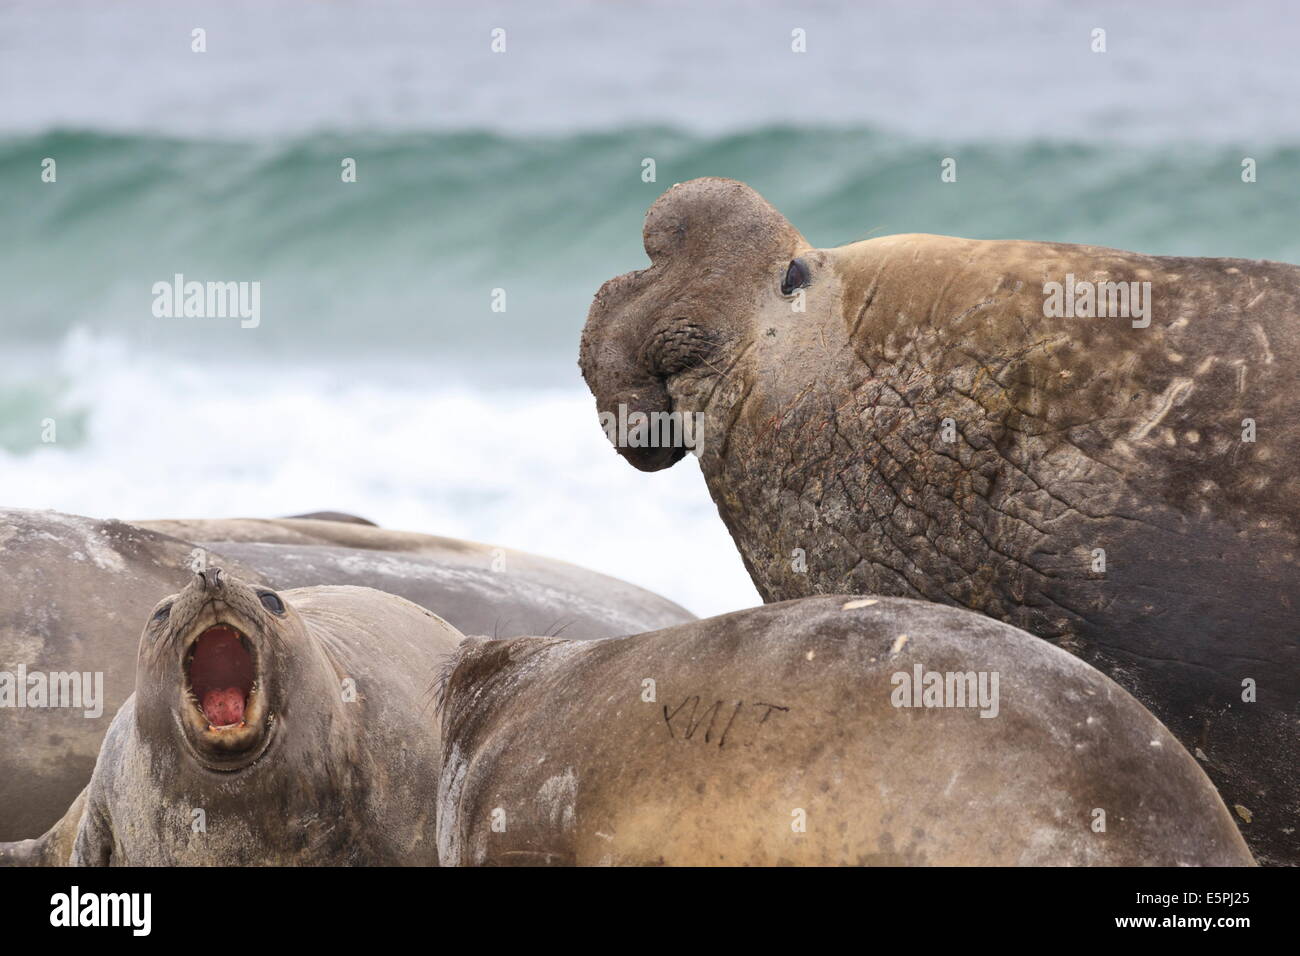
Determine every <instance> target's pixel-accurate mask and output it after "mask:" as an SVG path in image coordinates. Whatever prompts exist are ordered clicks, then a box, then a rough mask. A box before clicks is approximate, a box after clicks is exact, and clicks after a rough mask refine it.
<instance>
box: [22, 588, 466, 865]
mask: <svg viewBox="0 0 1300 956" xmlns="http://www.w3.org/2000/svg"><path fill="white" fill-rule="evenodd" d="M462 639H463V636H462V635H461V634H460V633H459V632H458V631H456V630H455V629H454V628H452V627H451V626H450V625H449V624H447V623H446V622H445V621H443V620H442V619H441V618H439V617H437V616H436V615H434V614H433V613H431V612H430V611H427V610H425V609H424V608H421V607H419V606H417V605H415V604H412V603H411V602H409V601H406V600H405V599H403V598H399V597H395V596H393V595H389V594H384V593H382V592H379V591H374V590H372V589H369V588H357V587H319V588H305V589H301V590H291V591H285V592H278V593H277V592H274V591H271V590H269V589H267V588H264V587H261V586H249V585H247V584H245V583H244V582H242V581H239V580H238V579H235V578H233V577H231V576H230V575H229V574H227V573H221V572H220V571H218V570H217V569H215V568H214V567H209V568H208V569H207V570H206V571H204V572H203V573H202V574H201V575H198V576H196V579H195V581H194V583H192V584H191V585H189V586H188V587H187V588H186V589H185V590H184V591H182V592H181V593H180V594H178V595H176V596H174V597H173V598H169V599H166V600H165V601H163V602H161V603H160V605H159V606H158V609H157V610H156V611H155V613H154V614H153V615H151V617H150V619H149V623H148V624H147V625H146V627H145V630H144V633H143V634H142V636H141V638H140V645H139V655H138V662H137V679H136V692H135V693H134V694H133V695H132V696H131V697H130V698H129V699H128V700H127V701H126V703H125V704H124V705H123V706H122V708H121V709H120V710H119V711H118V713H117V716H116V717H115V718H114V720H113V723H112V726H111V727H110V728H109V731H108V734H107V736H106V738H105V740H104V743H103V746H102V748H101V751H100V754H99V759H98V762H97V763H96V765H95V771H94V774H93V776H92V777H91V780H90V784H89V786H88V788H87V790H86V791H85V793H84V794H83V796H82V798H80V799H79V800H78V801H77V802H76V803H74V805H73V807H72V808H71V810H70V811H69V813H68V815H67V816H66V817H65V819H64V820H63V821H61V822H60V823H59V824H58V825H56V826H55V827H54V828H52V830H51V831H50V832H49V833H48V834H47V836H46V837H45V838H44V842H45V843H47V844H49V846H48V847H45V846H41V842H42V841H36V844H35V845H33V844H32V842H31V841H27V844H26V845H20V846H18V847H7V848H5V849H0V853H4V852H9V853H10V854H12V855H13V856H15V857H16V858H18V861H22V860H21V857H22V855H23V854H24V853H26V854H27V855H28V856H29V857H32V858H33V859H31V860H30V861H31V862H46V863H59V862H71V863H72V864H73V865H82V866H103V865H219V866H246V865H299V866H305V865H326V864H328V865H384V864H387V865H393V864H399V865H402V864H412V865H418V864H423V865H429V864H436V863H437V852H436V846H435V840H434V834H435V806H434V803H433V801H432V799H430V798H429V796H428V794H429V791H430V783H431V781H432V780H433V778H434V775H435V774H436V772H437V767H438V760H439V754H440V746H439V740H438V735H437V725H436V721H435V720H434V719H433V707H432V688H433V682H434V675H435V674H436V672H437V670H438V668H439V666H440V664H441V663H442V662H443V661H444V660H446V659H447V658H448V657H449V656H450V654H451V653H452V652H453V651H454V649H455V648H456V646H457V645H458V644H459V642H460V641H461V640H462ZM69 832H75V838H74V840H73V841H72V845H71V852H70V858H69V859H67V860H63V859H59V858H58V854H59V853H60V852H62V851H63V849H64V848H65V847H66V846H67V844H68V840H67V835H68V833H69Z"/></svg>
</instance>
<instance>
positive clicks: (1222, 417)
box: [580, 179, 1300, 863]
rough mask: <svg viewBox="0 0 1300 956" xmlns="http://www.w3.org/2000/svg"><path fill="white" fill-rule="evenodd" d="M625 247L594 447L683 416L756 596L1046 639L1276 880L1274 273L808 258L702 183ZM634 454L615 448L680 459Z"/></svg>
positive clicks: (1285, 376)
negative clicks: (910, 609)
mask: <svg viewBox="0 0 1300 956" xmlns="http://www.w3.org/2000/svg"><path fill="white" fill-rule="evenodd" d="M644 238H645V249H646V252H647V254H648V255H649V257H650V260H651V264H650V267H649V268H648V269H643V270H641V271H639V272H634V273H630V274H628V275H624V276H621V277H619V278H616V279H613V280H611V281H610V282H607V283H606V284H605V285H604V287H603V288H601V290H600V291H599V292H598V293H597V295H596V298H595V301H594V303H593V305H592V307H591V311H590V315H589V317H588V320H587V324H586V328H585V330H584V332H583V337H582V349H581V360H580V364H581V367H582V372H583V375H584V376H585V378H586V381H587V383H588V385H589V386H590V388H591V390H592V392H593V394H594V395H595V397H596V405H597V409H598V410H599V411H600V412H601V413H602V421H603V422H604V423H606V424H608V422H609V421H610V420H611V419H612V418H613V417H614V416H623V417H627V418H630V417H632V416H635V415H637V413H640V414H642V415H645V416H653V415H655V414H656V413H658V414H659V415H660V416H662V414H663V413H665V412H670V413H675V414H676V415H677V416H679V417H686V418H689V419H696V420H697V427H696V428H695V431H696V432H697V433H698V435H697V436H696V437H697V441H696V444H697V448H696V450H697V451H698V454H699V463H700V468H701V470H702V471H703V473H704V477H705V480H706V482H707V483H708V487H709V491H710V494H711V495H712V497H713V500H714V502H715V503H716V504H717V506H718V511H719V514H720V515H721V517H722V519H723V521H724V522H725V523H726V525H727V527H728V529H729V530H730V532H731V535H732V537H733V538H734V540H735V542H736V544H737V547H738V548H739V550H740V553H741V556H742V558H743V559H744V561H745V564H746V567H747V568H748V569H749V572H750V575H751V576H752V578H753V580H754V583H755V585H756V586H757V588H758V590H759V593H760V594H761V595H762V596H763V599H764V600H765V601H780V600H786V599H791V598H795V597H801V596H805V595H811V594H817V593H835V592H845V591H848V592H864V593H874V594H882V595H894V596H901V597H913V598H920V599H926V600H931V601H939V602H943V603H946V604H951V605H955V606H959V607H965V608H969V609H972V610H976V611H980V612H982V613H985V614H988V615H991V616H993V617H995V618H997V619H999V620H1002V621H1005V622H1008V623H1010V624H1013V625H1015V626H1017V627H1020V628H1023V629H1024V630H1027V631H1030V632H1031V633H1033V634H1036V635H1037V636H1039V637H1042V638H1046V639H1047V640H1050V641H1053V642H1055V643H1056V644H1058V645H1059V646H1061V647H1063V648H1066V649H1068V650H1070V651H1072V652H1073V653H1075V654H1077V655H1079V656H1080V657H1082V658H1083V659H1084V660H1086V661H1088V662H1090V663H1092V664H1094V665H1096V666H1097V667H1098V668H1100V669H1101V670H1102V671H1104V672H1105V673H1107V674H1108V675H1110V676H1111V677H1113V678H1114V679H1115V680H1116V681H1118V682H1119V683H1120V684H1121V685H1123V686H1124V687H1125V688H1127V689H1128V690H1129V691H1131V692H1132V693H1133V694H1134V695H1135V696H1137V698H1138V699H1139V700H1141V701H1142V702H1143V703H1144V704H1146V705H1147V706H1148V707H1150V708H1151V709H1152V710H1153V711H1154V712H1155V714H1156V715H1157V716H1158V717H1160V718H1161V720H1163V721H1164V722H1165V723H1166V724H1167V725H1168V726H1169V727H1170V728H1171V729H1172V730H1173V732H1174V733H1175V735H1176V736H1177V737H1178V738H1179V739H1180V740H1181V741H1182V742H1183V744H1184V745H1185V746H1186V747H1187V748H1188V749H1189V750H1192V751H1194V752H1195V754H1196V755H1197V757H1198V759H1200V760H1202V762H1203V764H1204V766H1205V768H1206V770H1207V772H1208V773H1209V775H1210V777H1211V779H1213V780H1214V782H1215V783H1216V785H1217V786H1218V787H1219V789H1220V791H1221V792H1222V793H1223V795H1224V798H1225V799H1226V800H1227V802H1228V803H1229V804H1230V805H1233V806H1234V807H1235V808H1237V814H1238V817H1239V820H1240V821H1241V823H1240V825H1241V826H1242V827H1243V831H1244V833H1245V835H1246V837H1247V839H1248V840H1249V841H1250V844H1251V846H1252V848H1253V849H1254V850H1255V853H1256V855H1257V856H1258V857H1259V858H1260V859H1261V861H1264V862H1290V863H1296V862H1300V838H1298V837H1297V832H1296V831H1297V828H1298V827H1300V712H1298V708H1300V642H1298V635H1300V563H1298V556H1300V520H1298V518H1297V516H1298V514H1300V509H1298V508H1297V504H1296V502H1297V501H1298V500H1300V472H1297V471H1296V470H1295V469H1294V468H1292V467H1291V462H1293V461H1295V460H1296V459H1297V458H1298V457H1300V416H1297V415H1296V414H1295V398H1294V395H1295V388H1296V385H1297V382H1298V381H1300V267H1296V266H1292V265H1285V264H1282V263H1275V262H1257V261H1247V260H1241V259H1195V258H1178V257H1158V256H1147V255H1140V254H1137V253H1130V252H1122V251H1118V250H1114V249H1103V248H1098V247H1095V246H1077V245H1062V244H1057V243H1047V242H1018V241H975V240H968V239H956V238H950V237H946V236H929V235H897V236H886V237H883V238H877V239H871V240H867V241H863V242H856V243H853V244H851V245H847V246H842V247H838V248H831V249H817V248H813V247H812V246H811V245H810V244H809V243H808V241H807V240H805V239H804V238H803V236H801V235H800V234H799V232H798V231H797V230H796V229H795V228H794V227H793V226H792V225H791V224H790V223H789V222H787V221H786V219H785V218H784V217H783V216H781V214H780V213H778V212H777V211H776V210H775V209H773V208H772V207H771V206H770V205H769V204H768V203H767V202H766V201H764V200H763V198H762V197H761V196H759V195H758V194H757V193H756V192H754V191H753V190H752V189H750V188H749V187H748V186H745V185H744V184H742V183H738V182H733V181H729V180H721V179H706V180H696V181H693V182H689V183H686V184H683V185H678V186H675V187H673V188H672V189H671V190H669V191H668V192H667V193H665V194H664V195H663V196H662V197H661V198H660V199H659V200H658V201H657V202H656V203H655V204H654V205H653V206H652V207H651V209H650V211H649V213H648V214H647V216H646V222H645V233H644ZM637 424H640V425H643V424H644V423H643V420H642V419H640V418H638V419H637ZM647 431H649V436H647ZM654 435H655V433H654V431H653V429H650V430H647V429H646V428H644V427H642V428H641V429H640V431H639V432H638V431H635V430H633V431H628V432H626V436H625V435H624V433H617V437H620V438H622V437H626V438H627V441H626V443H625V446H624V447H621V448H619V449H618V450H619V452H620V454H622V455H623V456H624V457H626V458H627V459H628V461H629V462H631V463H632V464H633V465H635V466H636V467H638V468H641V469H644V470H654V469H657V468H662V467H666V466H668V465H671V464H672V463H673V462H674V461H676V460H677V459H679V458H680V457H681V455H682V454H683V448H682V447H680V443H679V447H672V445H671V443H669V444H668V445H667V446H665V444H664V443H662V442H661V443H659V445H658V446H655V445H653V444H650V443H649V442H647V441H646V439H647V437H650V438H653V437H654ZM633 439H635V442H634V440H633ZM634 444H635V445H636V447H634Z"/></svg>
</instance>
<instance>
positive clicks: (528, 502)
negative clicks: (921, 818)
mask: <svg viewBox="0 0 1300 956" xmlns="http://www.w3.org/2000/svg"><path fill="white" fill-rule="evenodd" d="M195 27H201V28H203V29H204V30H206V32H207V52H206V53H202V54H197V53H193V52H191V49H190V44H191V30H193V29H194V28H195ZM497 27H500V28H504V29H505V31H506V52H505V53H504V54H494V53H492V52H491V50H490V42H491V31H492V30H493V29H494V28H497ZM1096 27H1101V28H1103V29H1105V30H1106V45H1107V51H1106V52H1105V53H1093V52H1092V51H1091V48H1090V47H1091V42H1092V41H1091V31H1092V30H1093V29H1094V28H1096ZM795 28H802V29H803V30H805V31H806V34H807V52H806V53H803V54H796V53H793V52H791V48H790V46H791V31H792V30H793V29H795ZM1298 46H1300V12H1298V11H1297V8H1296V7H1295V6H1294V5H1293V4H1288V3H1285V2H1277V3H1243V4H1220V3H1212V2H1210V0H1203V2H1197V3H1173V2H1167V3H1166V2H1153V3H1144V4H1141V5H1136V4H1131V3H1087V2H1066V0H1042V2H1032V0H1024V2H1020V3H1002V4H992V3H990V4H972V3H965V2H959V0H951V2H934V0H921V2H918V0H894V2H858V3H852V2H844V3H839V2H835V3H831V2H824V3H805V4H781V3H758V2H751V3H742V2H711V3H707V4H685V3H671V2H658V3H632V2H620V3H597V2H576V0H565V2H548V3H540V2H532V3H524V2H520V3H510V4H493V3H482V4H480V3H474V4H465V3H454V4H453V3H421V2H400V3H396V2H376V0H367V2H364V3H362V2H341V0H331V2H279V0H270V2H268V0H258V2H232V0H222V2H220V3H208V4H200V3H186V2H180V0H167V2H156V3H155V2H114V3H104V2H80V3H77V2H61V3H49V2H19V3H15V2H0V248H2V249H3V252H2V254H0V293H2V294H0V503H3V504H4V505H9V506H21V507H33V508H56V509H59V510H62V511H70V512H76V513H83V514H90V515H96V516H103V517H122V518H144V517H204V516H236V515H248V516H273V515H281V514H289V513H293V512H301V511H309V510H316V509H340V510H348V511H353V512H356V513H358V514H361V515H364V516H366V517H368V518H370V519H372V520H374V521H376V522H378V523H380V524H382V525H385V526H389V527H395V528H404V529H410V530H418V531H427V532H432V533H437V534H445V535H453V536H459V537H467V538H472V539H476V540H481V541H488V542H492V543H495V544H501V545H506V546H510V547H516V548H522V549H527V550H531V551H536V552H539V553H542V554H546V555H551V556H554V557H558V558H563V559H566V560H570V561H573V562H575V563H578V564H582V565H586V566H588V567H591V568H595V569H598V570H601V571H605V572H607V573H610V574H615V575H618V576H620V577H624V578H627V579H629V580H631V581H634V582H636V583H638V584H641V585H644V586H646V587H649V588H652V589H654V590H657V591H659V592H661V593H663V594H664V595H666V596H668V597H670V598H672V599H674V600H677V601H678V602H680V603H682V604H684V605H685V606H686V607H688V608H690V609H691V610H692V611H694V612H696V613H698V614H701V615H704V614H712V613H718V612H722V611H727V610H732V609H735V608H739V607H744V606H748V605H751V604H755V603H758V597H757V595H756V593H755V592H754V589H753V587H752V585H751V584H750V583H749V579H748V576H747V575H746V573H745V571H744V568H743V567H742V565H741V563H740V560H739V558H738V556H737V554H736V552H735V549H734V547H733V546H732V544H731V541H730V538H729V537H728V535H727V532H726V530H725V528H724V527H723V525H722V523H721V521H720V519H719V518H718V516H717V513H716V510H715V509H714V507H713V504H712V502H711V501H710V499H709V496H708V492H707V490H706V488H705V486H704V482H703V479H702V477H701V476H700V474H699V469H698V467H697V466H696V464H695V461H694V459H693V458H690V457H688V458H687V459H686V460H685V461H683V462H682V463H681V464H680V465H678V466H677V467H675V468H673V469H671V470H669V471H666V472H660V473H656V474H654V475H643V474H641V473H638V472H636V471H634V470H633V469H632V468H631V467H630V466H628V465H626V464H624V463H623V462H622V461H621V460H620V459H619V458H618V457H617V456H616V455H615V454H614V452H613V450H612V449H611V448H610V447H609V446H608V444H607V443H606V441H605V439H604V436H603V435H602V433H601V431H600V429H599V427H598V424H597V421H596V416H595V410H594V404H593V401H592V399H591V397H590V395H589V394H588V392H587V391H586V388H585V386H584V385H583V383H582V380H581V377H580V375H579V373H578V368H577V364H576V361H577V349H578V336H579V332H580V330H581V328H582V324H583V321H584V319H585V315H586V310H587V306H588V304H589V303H590V300H591V296H592V294H593V293H594V292H595V290H596V289H597V288H598V287H599V285H600V284H601V283H602V282H603V281H604V280H605V279H607V278H610V277H611V276H613V275H616V274H618V273H622V272H626V271H629V270H631V269H635V268H640V267H642V266H643V265H644V264H645V256H644V253H643V251H642V249H641V245H640V230H641V221H642V217H643V215H644V213H645V210H646V208H647V207H648V206H649V205H650V203H651V202H652V201H653V200H654V199H655V197H656V196H658V195H659V194H660V193H661V192H662V191H663V190H664V189H666V188H667V187H669V186H670V185H672V184H673V183H674V182H679V181H682V180H686V179H690V178H693V177H696V176H704V175H715V176H729V177H732V178H737V179H743V180H745V181H747V182H749V183H750V184H751V185H753V186H754V187H755V188H757V189H758V190H759V191H760V192H762V193H763V194H764V195H765V196H766V197H767V198H768V199H769V200H770V201H771V202H773V203H774V204H775V205H776V206H777V207H778V208H779V209H781V210H782V211H783V212H784V213H785V214H786V215H787V216H788V217H789V218H790V219H791V220H792V221H793V222H794V223H795V225H796V226H798V227H799V229H800V230H801V231H802V232H803V233H804V235H806V236H807V237H808V238H809V239H810V240H811V241H813V242H814V243H817V244H819V245H837V244H840V243H845V242H850V241H853V240H856V239H860V238H865V237H868V236H874V235H884V234H888V233H893V232H937V233H949V234H955V235H961V236H969V237H977V238H1012V237H1015V238H1027V239H1052V240H1061V241H1068V242H1087V243H1096V244H1102V245H1109V246H1118V247H1122V248H1130V249H1136V250H1140V251H1143V252H1151V253H1172V254H1187V255H1206V256H1243V257H1252V258H1254V257H1257V258H1269V259H1280V260H1286V261H1290V262H1300V216H1298V215H1297V210H1298V208H1300V205H1298V203H1297V199H1298V198H1300V57H1298V56H1297V48H1298ZM949 156H951V157H954V158H956V159H957V163H958V180H957V182H956V183H952V184H945V183H941V182H940V179H939V171H940V166H939V164H940V162H941V160H942V159H943V158H944V157H949ZM45 157H53V158H54V159H55V160H56V162H57V174H58V179H57V182H56V183H53V184H47V183H43V182H42V181H41V179H40V170H41V161H42V160H43V159H44V158H45ZM344 157H351V158H354V159H355V160H356V162H357V170H358V181H357V182H356V183H351V184H345V183H343V182H341V180H340V162H341V160H342V159H343V158H344ZM645 157H652V158H654V159H655V161H656V163H657V175H658V181H657V182H655V183H644V182H642V180H641V169H642V166H641V163H642V160H643V158H645ZM1244 157H1251V158H1253V159H1254V160H1255V161H1256V163H1257V167H1258V181H1257V182H1255V183H1252V184H1244V183H1243V182H1242V181H1241V176H1240V173H1241V161H1242V159H1243V158H1244ZM178 272H179V273H183V274H184V275H185V276H186V278H187V279H198V280H200V281H206V280H220V281H227V280H228V281H258V282H260V283H261V287H262V319H261V325H260V326H259V327H258V328H256V329H241V328H240V326H239V323H238V321H237V320H219V319H165V318H163V319H160V318H155V317H154V315H153V314H152V310H151V306H152V302H153V295H152V292H151V287H152V286H153V284H154V283H155V282H158V281H169V280H170V279H171V277H172V276H173V274H175V273H178ZM498 287H499V288H504V289H505V290H506V293H507V311H506V312H504V313H498V312H493V311H492V310H491V294H492V290H493V289H494V288H498ZM47 418H53V419H54V420H55V421H56V423H57V438H58V440H57V442H55V443H53V444H46V443H43V442H42V440H41V439H42V422H43V420H45V419H47Z"/></svg>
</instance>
